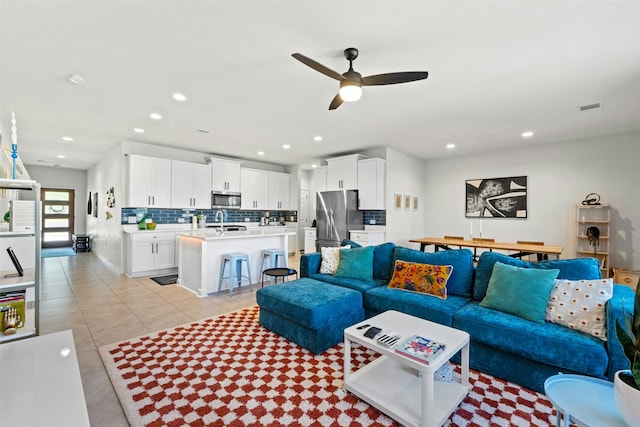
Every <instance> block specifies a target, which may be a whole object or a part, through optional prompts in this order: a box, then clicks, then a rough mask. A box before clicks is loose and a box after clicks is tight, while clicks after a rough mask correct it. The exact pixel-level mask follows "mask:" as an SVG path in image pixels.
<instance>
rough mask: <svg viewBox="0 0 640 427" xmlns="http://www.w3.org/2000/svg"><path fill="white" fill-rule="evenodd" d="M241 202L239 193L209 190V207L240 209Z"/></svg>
mask: <svg viewBox="0 0 640 427" xmlns="http://www.w3.org/2000/svg"><path fill="white" fill-rule="evenodd" d="M241 202H242V196H241V195H240V193H230V192H217V191H212V192H211V209H240V205H241Z"/></svg>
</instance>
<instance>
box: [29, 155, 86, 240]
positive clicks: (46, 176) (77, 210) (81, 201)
mask: <svg viewBox="0 0 640 427" xmlns="http://www.w3.org/2000/svg"><path fill="white" fill-rule="evenodd" d="M26 167H27V169H28V170H29V175H31V179H33V180H35V181H36V182H39V183H40V185H41V187H42V188H56V189H67V190H69V189H73V190H75V200H74V212H73V214H74V224H73V227H74V232H75V233H85V232H86V230H87V228H86V224H87V223H86V219H87V217H88V215H87V197H88V193H87V171H86V170H80V169H67V168H57V167H51V166H40V165H26Z"/></svg>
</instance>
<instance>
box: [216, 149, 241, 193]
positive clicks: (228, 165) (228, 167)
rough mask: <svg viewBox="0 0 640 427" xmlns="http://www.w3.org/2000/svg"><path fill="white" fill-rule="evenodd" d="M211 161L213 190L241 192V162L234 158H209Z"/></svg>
mask: <svg viewBox="0 0 640 427" xmlns="http://www.w3.org/2000/svg"><path fill="white" fill-rule="evenodd" d="M209 160H210V161H211V190H212V191H227V192H231V193H239V192H240V187H241V185H240V163H241V162H237V161H233V160H223V159H216V158H214V157H212V158H210V159H209Z"/></svg>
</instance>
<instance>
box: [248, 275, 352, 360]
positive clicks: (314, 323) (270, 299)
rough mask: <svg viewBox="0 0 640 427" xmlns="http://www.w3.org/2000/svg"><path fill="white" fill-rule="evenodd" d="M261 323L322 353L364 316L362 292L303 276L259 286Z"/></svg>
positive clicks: (313, 350) (258, 299) (308, 348)
mask: <svg viewBox="0 0 640 427" xmlns="http://www.w3.org/2000/svg"><path fill="white" fill-rule="evenodd" d="M256 300H257V302H258V305H259V306H260V324H261V325H262V326H264V327H265V328H267V329H269V330H270V331H273V332H275V333H277V334H278V335H282V336H283V337H285V338H287V339H288V340H291V341H293V342H295V343H296V344H298V345H300V346H301V347H304V348H306V349H307V350H309V351H311V352H312V353H314V354H318V353H322V352H323V351H325V350H326V349H328V348H330V347H333V346H334V345H336V344H338V343H339V342H341V341H342V340H343V339H344V330H345V328H348V327H349V326H351V325H353V324H355V323H358V322H361V321H362V320H363V319H364V307H363V305H362V294H361V293H360V292H358V291H354V290H352V289H347V288H342V287H340V286H333V285H330V284H327V283H324V282H320V281H317V280H314V279H309V278H303V279H298V280H293V281H291V282H286V283H281V284H279V285H272V286H269V287H266V288H261V289H259V290H258V292H257V293H256Z"/></svg>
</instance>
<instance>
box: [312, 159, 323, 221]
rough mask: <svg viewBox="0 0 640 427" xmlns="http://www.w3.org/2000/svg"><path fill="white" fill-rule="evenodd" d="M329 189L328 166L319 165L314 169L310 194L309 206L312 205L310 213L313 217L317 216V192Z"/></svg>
mask: <svg viewBox="0 0 640 427" xmlns="http://www.w3.org/2000/svg"><path fill="white" fill-rule="evenodd" d="M322 191H327V167H326V166H318V167H317V168H315V169H314V170H313V177H312V180H311V194H310V195H309V206H310V207H311V209H310V211H309V214H310V216H311V219H314V218H315V217H316V194H317V193H319V192H322Z"/></svg>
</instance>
